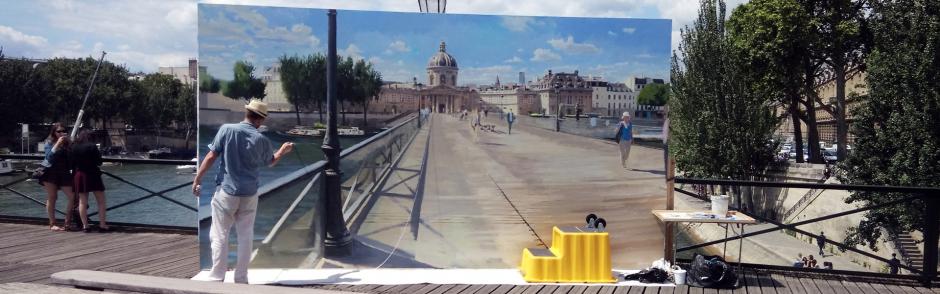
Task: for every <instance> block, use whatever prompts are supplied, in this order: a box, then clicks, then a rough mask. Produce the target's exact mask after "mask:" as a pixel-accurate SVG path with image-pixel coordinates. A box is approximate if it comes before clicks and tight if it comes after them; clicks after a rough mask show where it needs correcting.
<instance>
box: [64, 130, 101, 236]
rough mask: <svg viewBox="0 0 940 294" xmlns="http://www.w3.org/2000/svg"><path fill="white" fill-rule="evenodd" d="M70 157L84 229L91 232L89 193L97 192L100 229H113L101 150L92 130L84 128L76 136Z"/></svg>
mask: <svg viewBox="0 0 940 294" xmlns="http://www.w3.org/2000/svg"><path fill="white" fill-rule="evenodd" d="M69 157H70V158H71V159H72V170H73V171H74V174H75V175H74V177H73V182H72V187H73V188H74V190H75V193H76V194H78V215H79V216H80V217H81V219H82V229H83V230H84V231H85V232H90V231H91V230H92V227H91V226H90V225H89V224H88V193H89V192H91V193H94V194H95V203H97V204H98V231H101V232H107V231H110V230H111V227H109V226H108V221H107V212H108V210H107V207H108V206H107V204H106V203H105V198H104V181H103V180H102V179H101V168H99V166H101V163H102V161H101V151H99V150H98V146H97V145H95V144H94V143H93V142H91V130H87V129H84V130H82V131H81V132H79V133H78V137H77V138H75V144H73V146H72V151H71V154H70V155H69Z"/></svg>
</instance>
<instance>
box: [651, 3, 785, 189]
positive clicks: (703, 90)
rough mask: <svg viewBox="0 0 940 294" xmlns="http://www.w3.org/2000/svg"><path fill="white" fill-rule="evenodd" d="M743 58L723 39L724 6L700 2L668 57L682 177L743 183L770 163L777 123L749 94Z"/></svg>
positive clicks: (767, 106)
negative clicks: (696, 16)
mask: <svg viewBox="0 0 940 294" xmlns="http://www.w3.org/2000/svg"><path fill="white" fill-rule="evenodd" d="M742 54H743V53H741V52H739V51H738V50H736V49H735V47H734V46H733V44H732V43H731V41H730V40H729V39H728V37H727V34H726V31H725V3H724V1H716V0H703V1H701V7H700V10H699V15H698V18H697V19H696V20H695V22H694V23H693V24H692V26H691V27H686V28H685V29H683V30H682V36H681V43H680V45H679V50H678V52H677V53H676V54H673V58H672V75H671V82H672V98H671V99H670V100H669V108H670V119H671V127H672V130H673V132H672V133H671V135H672V139H671V144H673V146H674V150H675V157H676V161H677V165H678V167H679V169H680V170H681V172H682V173H684V174H685V175H687V176H691V177H699V178H730V179H748V178H749V177H750V176H752V175H754V174H760V173H763V172H764V170H765V168H766V167H767V165H768V164H770V162H771V160H772V158H773V149H774V147H775V146H771V145H770V144H769V142H770V139H771V135H772V134H773V132H774V130H775V129H776V127H777V119H776V118H775V117H774V116H773V114H772V109H771V106H770V103H768V99H767V98H766V97H764V96H762V95H759V94H756V93H752V91H751V89H750V86H751V85H752V84H753V82H754V81H753V76H752V75H750V74H749V73H747V71H748V69H747V63H746V62H742V61H741V60H742V58H741V55H742ZM739 201H740V200H739Z"/></svg>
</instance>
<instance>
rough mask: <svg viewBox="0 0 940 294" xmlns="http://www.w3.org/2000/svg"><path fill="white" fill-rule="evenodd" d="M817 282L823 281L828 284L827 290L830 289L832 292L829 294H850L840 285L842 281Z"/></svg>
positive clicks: (843, 285) (850, 293)
mask: <svg viewBox="0 0 940 294" xmlns="http://www.w3.org/2000/svg"><path fill="white" fill-rule="evenodd" d="M819 281H825V282H826V283H828V284H829V288H831V289H832V291H831V292H829V293H836V294H852V292H849V289H848V288H847V287H846V286H845V284H842V281H837V280H832V279H827V280H819Z"/></svg>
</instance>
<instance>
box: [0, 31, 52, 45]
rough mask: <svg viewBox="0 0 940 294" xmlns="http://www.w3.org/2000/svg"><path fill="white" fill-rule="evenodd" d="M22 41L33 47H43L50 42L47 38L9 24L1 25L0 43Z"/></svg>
mask: <svg viewBox="0 0 940 294" xmlns="http://www.w3.org/2000/svg"><path fill="white" fill-rule="evenodd" d="M7 42H11V43H21V44H25V45H29V46H32V47H42V46H46V44H48V43H49V41H48V40H46V38H43V37H41V36H33V35H29V34H24V33H23V32H20V31H17V30H16V29H14V28H11V27H8V26H0V43H7Z"/></svg>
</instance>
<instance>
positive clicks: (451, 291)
mask: <svg viewBox="0 0 940 294" xmlns="http://www.w3.org/2000/svg"><path fill="white" fill-rule="evenodd" d="M469 287H470V285H468V284H457V285H454V287H453V288H450V289H447V291H443V292H440V293H442V294H443V293H448V294H455V293H460V292H461V291H463V290H464V289H467V288H469Z"/></svg>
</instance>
